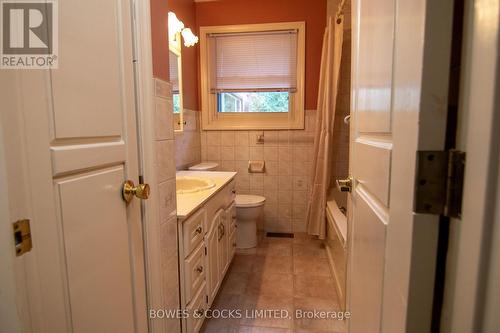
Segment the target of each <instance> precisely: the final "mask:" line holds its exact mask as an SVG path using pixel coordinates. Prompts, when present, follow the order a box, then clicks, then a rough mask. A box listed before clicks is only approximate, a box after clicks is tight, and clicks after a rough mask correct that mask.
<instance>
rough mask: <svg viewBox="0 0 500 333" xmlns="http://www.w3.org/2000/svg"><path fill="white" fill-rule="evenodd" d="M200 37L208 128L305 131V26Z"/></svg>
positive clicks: (216, 31) (210, 30)
mask: <svg viewBox="0 0 500 333" xmlns="http://www.w3.org/2000/svg"><path fill="white" fill-rule="evenodd" d="M200 33H201V41H200V46H201V51H200V54H201V74H202V110H203V113H202V124H203V129H208V130H210V129H218V130H220V129H301V128H303V127H304V41H305V39H304V33H305V24H304V23H303V22H293V23H274V24H253V25H241V26H219V27H202V28H201V29H200Z"/></svg>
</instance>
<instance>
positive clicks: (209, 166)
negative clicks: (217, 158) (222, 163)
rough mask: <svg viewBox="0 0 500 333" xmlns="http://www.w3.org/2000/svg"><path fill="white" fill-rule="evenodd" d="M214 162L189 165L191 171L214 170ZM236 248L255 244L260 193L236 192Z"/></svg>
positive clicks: (259, 212)
mask: <svg viewBox="0 0 500 333" xmlns="http://www.w3.org/2000/svg"><path fill="white" fill-rule="evenodd" d="M218 166H219V165H218V164H217V163H215V162H203V163H199V164H196V165H193V166H191V167H189V170H191V171H215V170H216V169H217V167H218ZM234 201H235V206H236V226H237V227H236V248H238V249H250V248H253V247H256V246H257V222H258V221H259V219H260V218H261V217H262V214H263V209H264V203H265V201H266V198H265V197H263V196H260V195H249V194H237V195H236V198H235V200H234Z"/></svg>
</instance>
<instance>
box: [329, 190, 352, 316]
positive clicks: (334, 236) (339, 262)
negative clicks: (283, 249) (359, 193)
mask: <svg viewBox="0 0 500 333" xmlns="http://www.w3.org/2000/svg"><path fill="white" fill-rule="evenodd" d="M346 207H347V194H346V193H341V192H338V191H334V193H332V197H331V198H330V200H328V201H327V205H326V220H327V221H326V239H325V247H326V253H327V255H328V261H329V264H330V268H331V270H332V273H333V278H334V284H335V287H336V289H337V294H338V296H339V302H340V305H341V307H342V309H345V291H346V268H347V216H346V215H345V212H346Z"/></svg>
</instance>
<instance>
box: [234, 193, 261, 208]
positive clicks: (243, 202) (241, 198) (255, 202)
mask: <svg viewBox="0 0 500 333" xmlns="http://www.w3.org/2000/svg"><path fill="white" fill-rule="evenodd" d="M234 201H235V205H236V207H237V208H238V207H240V208H243V207H244V208H248V207H259V206H262V205H264V202H265V201H266V198H265V197H263V196H260V195H251V194H237V195H236V198H235V199H234Z"/></svg>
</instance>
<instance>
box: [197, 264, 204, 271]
mask: <svg viewBox="0 0 500 333" xmlns="http://www.w3.org/2000/svg"><path fill="white" fill-rule="evenodd" d="M196 271H197V272H198V273H202V272H203V266H201V265H200V266H198V267H196Z"/></svg>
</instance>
